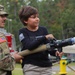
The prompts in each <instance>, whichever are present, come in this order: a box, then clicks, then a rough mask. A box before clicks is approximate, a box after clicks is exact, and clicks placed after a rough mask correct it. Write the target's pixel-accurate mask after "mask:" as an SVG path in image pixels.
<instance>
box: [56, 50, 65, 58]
mask: <svg viewBox="0 0 75 75" xmlns="http://www.w3.org/2000/svg"><path fill="white" fill-rule="evenodd" d="M63 54H64V53H63V52H59V51H56V56H59V57H60V58H61V57H62V55H63Z"/></svg>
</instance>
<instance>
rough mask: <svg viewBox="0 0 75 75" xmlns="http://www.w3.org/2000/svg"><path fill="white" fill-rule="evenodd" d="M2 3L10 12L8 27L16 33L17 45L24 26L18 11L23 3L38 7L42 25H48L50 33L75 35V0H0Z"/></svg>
mask: <svg viewBox="0 0 75 75" xmlns="http://www.w3.org/2000/svg"><path fill="white" fill-rule="evenodd" d="M0 4H3V5H4V6H5V8H6V11H7V12H8V13H9V16H8V18H9V19H8V20H7V22H6V29H7V31H8V32H11V33H13V34H14V35H15V37H16V42H17V45H18V44H19V40H18V30H19V29H20V28H22V27H23V25H22V23H21V22H20V20H19V18H18V12H19V9H20V8H21V7H22V6H23V5H31V6H34V7H36V8H37V9H38V11H39V18H40V25H42V26H46V27H47V29H48V31H49V33H52V34H53V35H54V36H55V37H56V38H57V39H64V38H69V37H73V36H75V33H74V32H75V28H74V27H75V23H74V22H75V0H0ZM10 19H12V21H10Z"/></svg>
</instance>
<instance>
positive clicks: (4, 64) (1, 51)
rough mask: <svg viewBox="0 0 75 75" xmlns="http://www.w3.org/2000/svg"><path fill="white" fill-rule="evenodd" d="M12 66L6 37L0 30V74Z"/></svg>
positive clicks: (3, 73) (2, 74) (12, 59)
mask: <svg viewBox="0 0 75 75" xmlns="http://www.w3.org/2000/svg"><path fill="white" fill-rule="evenodd" d="M14 67H15V61H14V58H13V57H11V55H10V52H9V48H8V44H7V41H6V37H5V35H4V34H3V33H1V32H0V75H5V71H11V70H13V69H14Z"/></svg>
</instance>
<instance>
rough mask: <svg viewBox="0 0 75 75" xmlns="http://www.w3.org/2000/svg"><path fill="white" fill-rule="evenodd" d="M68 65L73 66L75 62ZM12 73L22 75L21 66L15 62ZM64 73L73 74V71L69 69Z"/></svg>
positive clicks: (74, 74)
mask: <svg viewBox="0 0 75 75" xmlns="http://www.w3.org/2000/svg"><path fill="white" fill-rule="evenodd" d="M55 66H59V65H55ZM69 66H71V67H72V66H75V63H71V64H69ZM12 75H23V72H22V68H21V65H20V64H16V66H15V69H14V70H13V71H12ZM53 75H60V74H59V72H56V74H53ZM66 75H75V72H74V71H69V72H67V74H66Z"/></svg>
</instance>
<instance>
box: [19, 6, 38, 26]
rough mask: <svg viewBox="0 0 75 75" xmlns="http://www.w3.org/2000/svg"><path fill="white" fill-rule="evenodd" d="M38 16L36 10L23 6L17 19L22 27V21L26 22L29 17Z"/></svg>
mask: <svg viewBox="0 0 75 75" xmlns="http://www.w3.org/2000/svg"><path fill="white" fill-rule="evenodd" d="M35 14H38V10H37V9H36V8H34V7H32V6H23V7H22V8H21V9H20V11H19V18H20V20H21V22H22V23H23V25H25V26H26V23H25V22H24V21H27V20H28V18H29V17H30V16H31V15H35Z"/></svg>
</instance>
